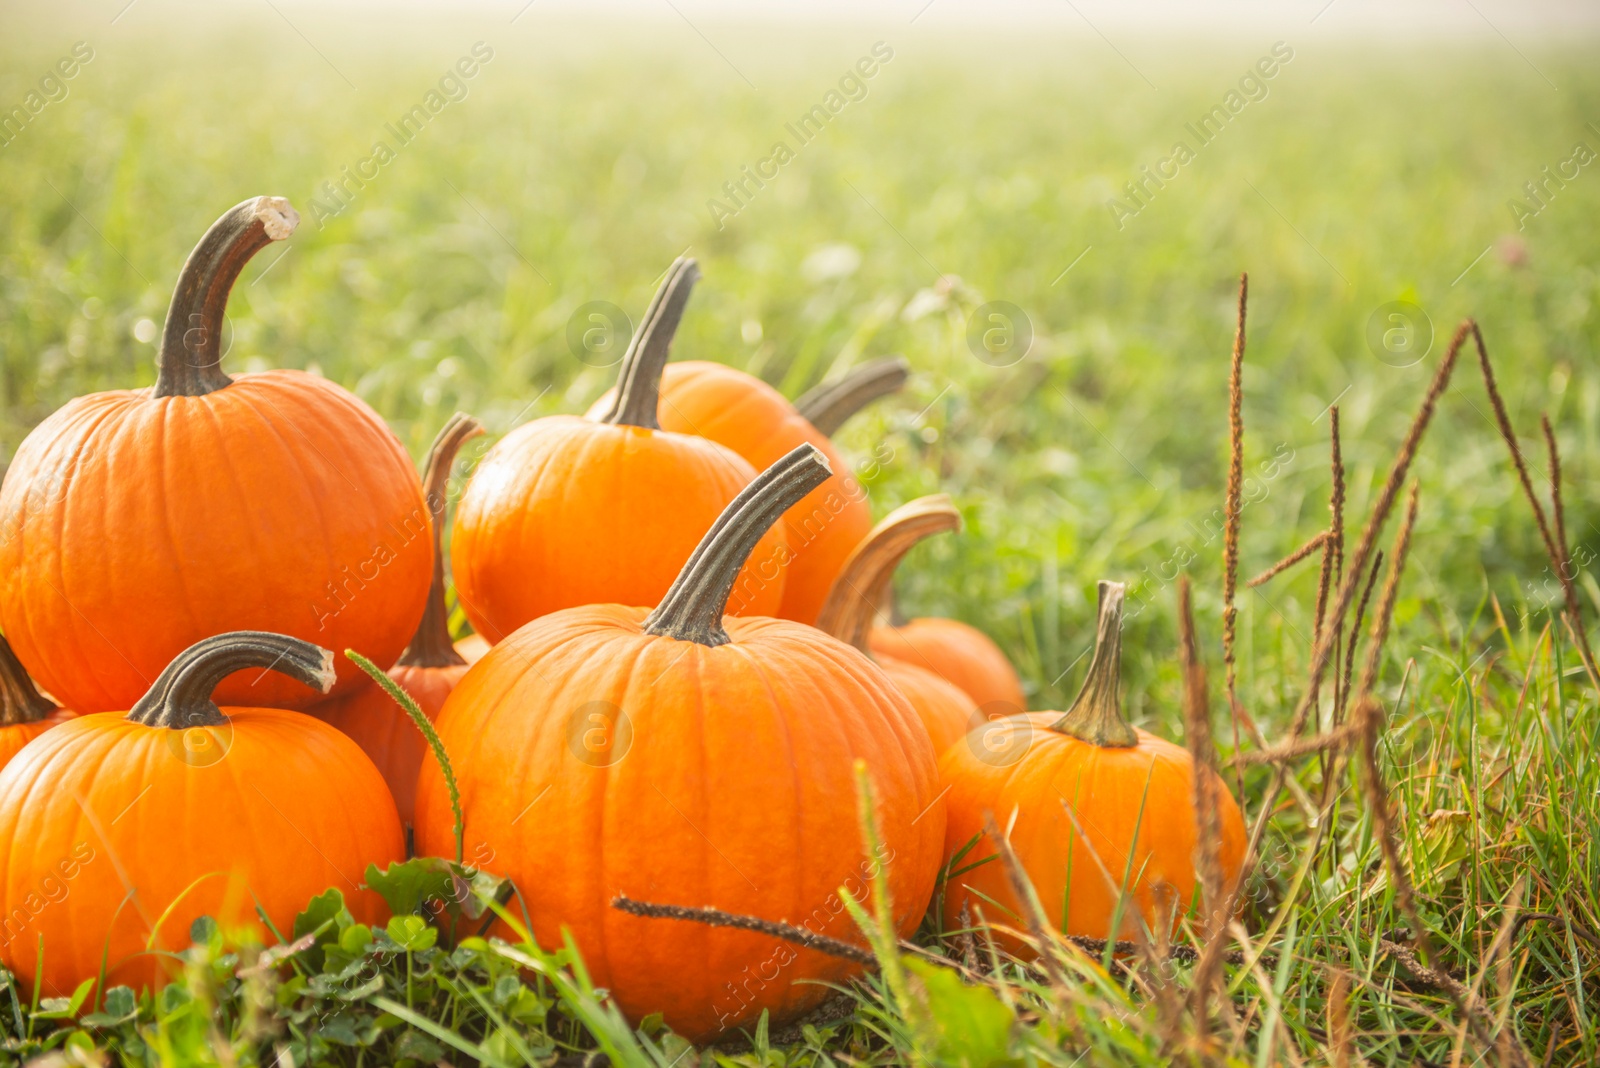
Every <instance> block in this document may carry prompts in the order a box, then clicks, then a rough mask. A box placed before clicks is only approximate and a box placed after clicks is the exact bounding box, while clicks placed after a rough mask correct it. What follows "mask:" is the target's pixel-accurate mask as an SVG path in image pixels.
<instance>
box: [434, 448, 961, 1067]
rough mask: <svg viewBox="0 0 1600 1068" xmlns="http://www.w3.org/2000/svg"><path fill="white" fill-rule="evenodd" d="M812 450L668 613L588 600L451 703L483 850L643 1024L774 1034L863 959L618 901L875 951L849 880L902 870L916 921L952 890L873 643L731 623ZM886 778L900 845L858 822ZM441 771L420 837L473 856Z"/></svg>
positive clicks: (900, 707)
mask: <svg viewBox="0 0 1600 1068" xmlns="http://www.w3.org/2000/svg"><path fill="white" fill-rule="evenodd" d="M827 474H828V467H827V463H826V461H825V460H824V459H823V458H822V456H821V454H820V453H818V452H817V450H815V449H813V448H811V447H810V446H801V447H799V448H797V449H796V450H795V451H794V452H793V453H792V454H790V455H789V456H788V457H785V458H784V459H783V460H781V461H780V462H779V463H777V464H775V465H774V466H773V467H772V468H771V469H769V470H768V471H767V472H765V473H764V474H763V475H761V476H760V477H759V478H758V479H756V481H755V482H754V483H752V484H751V486H750V487H749V488H748V489H747V490H746V491H745V492H743V493H742V494H740V495H739V497H738V499H737V500H736V501H734V503H733V504H731V505H730V506H729V508H728V511H727V512H726V513H725V514H724V515H723V517H722V518H720V519H719V520H718V521H717V522H716V524H715V525H714V526H713V527H712V529H711V530H710V532H709V533H708V534H707V535H706V537H705V539H704V540H703V541H702V542H701V543H700V545H699V546H698V547H697V548H696V549H695V550H694V552H693V554H692V555H691V556H690V558H689V562H688V564H687V565H685V567H684V569H683V573H682V575H681V576H680V577H679V578H678V580H677V581H676V582H675V583H674V584H673V586H672V588H671V590H670V591H669V592H668V593H667V596H666V597H665V598H664V599H663V600H662V602H661V605H660V606H659V607H658V608H656V609H655V610H654V611H653V612H652V611H648V610H646V609H643V608H632V607H624V606H621V605H594V606H589V607H583V608H574V609H569V610H567V611H564V612H559V613H556V614H553V615H550V616H546V617H544V618H542V619H538V620H535V621H534V622H532V623H530V624H528V625H527V626H525V627H523V628H522V629H520V630H518V631H517V632H516V633H514V634H512V635H511V636H509V637H508V638H506V639H505V640H504V641H502V642H500V643H499V644H497V645H495V646H494V647H493V648H491V649H490V650H489V652H488V653H487V654H485V656H484V658H483V659H482V660H480V661H479V662H478V663H477V664H475V665H473V667H472V669H471V670H470V671H468V672H467V674H466V676H465V677H464V678H463V679H462V680H461V682H460V684H459V685H458V686H457V687H456V689H455V692H454V693H452V694H451V695H450V699H449V700H448V701H447V702H445V707H444V711H443V712H441V713H440V714H439V720H438V728H439V735H440V737H441V738H442V739H443V741H444V745H445V749H446V750H447V751H448V752H449V754H450V757H451V760H452V762H453V764H454V768H455V774H456V777H457V779H458V780H459V783H460V788H461V802H462V807H463V809H464V813H465V836H464V846H465V850H466V853H467V855H468V856H484V857H487V858H489V859H487V860H485V861H483V863H484V865H485V866H486V867H488V868H490V869H491V870H493V871H496V872H500V873H502V874H504V875H507V876H509V877H510V878H511V879H512V880H514V882H515V883H516V886H517V889H518V890H519V892H520V893H521V896H522V900H523V903H524V904H525V905H526V907H527V910H528V915H529V916H530V917H531V918H532V922H533V934H534V936H535V937H536V938H537V939H538V941H539V942H540V944H542V945H547V946H550V945H560V944H561V940H562V937H563V934H562V933H563V931H564V930H565V931H570V932H571V934H572V937H573V938H574V939H575V940H576V943H577V945H578V947H579V949H580V950H581V951H582V953H583V957H584V962H585V964H586V965H587V967H588V969H589V972H590V974H591V975H592V976H593V978H594V981H595V984H596V985H598V986H602V987H605V988H606V989H608V990H610V992H611V996H612V997H613V998H614V999H615V1000H616V1002H617V1004H618V1005H619V1006H621V1008H622V1009H623V1010H624V1011H625V1012H626V1013H627V1014H628V1015H629V1016H630V1017H632V1018H633V1019H635V1020H637V1019H640V1018H642V1017H644V1016H646V1015H648V1014H650V1013H653V1012H662V1013H664V1014H665V1017H666V1020H667V1022H668V1023H669V1024H671V1025H672V1027H673V1028H674V1029H675V1030H677V1031H678V1032H679V1033H680V1034H682V1035H684V1036H685V1037H687V1038H690V1039H691V1040H693V1041H696V1042H706V1041H710V1040H714V1039H716V1038H717V1037H718V1036H725V1035H726V1034H728V1033H729V1029H730V1028H735V1027H738V1026H740V1025H746V1024H751V1023H753V1022H754V1021H755V1020H756V1019H757V1018H758V1017H759V1016H760V1014H761V1012H762V1011H763V1010H770V1011H771V1013H772V1021H771V1022H772V1024H773V1025H774V1026H776V1025H778V1024H780V1023H782V1022H783V1021H786V1020H791V1019H794V1018H795V1017H797V1016H799V1015H800V1014H802V1013H804V1012H805V1011H807V1010H808V1009H809V1008H811V1007H812V1006H814V1005H816V1004H817V1003H818V1002H819V1001H821V1000H822V999H823V998H825V997H826V996H828V990H827V988H826V987H824V986H820V985H817V984H816V983H811V982H802V981H801V980H823V981H838V980H842V979H844V978H846V977H847V976H849V975H850V974H852V973H853V972H854V971H855V970H856V966H854V965H852V964H850V963H849V962H846V961H841V960H839V959H838V958H835V957H829V956H825V955H823V954H821V953H818V952H815V951H813V950H809V949H802V948H799V947H795V946H792V945H789V944H787V943H783V942H779V941H776V940H774V939H772V938H769V937H766V936H763V935H759V934H754V933H751V932H748V931H738V930H730V929H727V928H712V927H704V926H700V925H698V924H691V923H681V922H676V921H670V920H651V919H642V918H640V917H637V916H632V915H628V914H625V913H623V912H620V911H617V910H615V909H613V908H612V907H611V904H612V902H613V901H614V900H615V899H616V898H617V896H619V895H626V896H628V897H632V898H635V899H639V900H644V901H652V902H657V903H664V904H673V905H693V906H713V907H716V908H721V909H725V910H728V911H730V912H736V913H744V914H750V915H755V916H760V917H763V918H766V919H770V920H780V921H787V922H789V923H793V924H799V925H804V926H808V927H810V928H811V929H812V930H814V931H817V932H818V933H822V934H827V935H831V936H833V937H836V938H843V939H847V940H851V941H857V942H859V941H860V940H861V936H860V934H859V932H857V931H856V930H854V929H853V927H852V921H851V919H850V916H849V913H848V910H847V909H846V908H845V906H844V904H843V902H842V901H841V899H840V898H839V897H838V896H837V893H836V892H837V891H838V890H839V888H840V887H841V886H843V887H845V888H846V891H847V892H848V893H851V894H853V895H858V896H859V895H860V894H862V893H864V891H865V886H864V880H870V879H871V878H872V877H873V876H874V875H877V876H880V877H883V878H887V880H888V888H889V890H890V892H891V894H892V895H893V900H894V905H895V922H896V924H897V926H898V928H899V930H900V931H901V933H902V934H909V933H910V932H911V931H912V930H913V929H914V928H915V927H916V926H917V924H918V922H919V921H920V919H921V917H922V914H923V911H924V909H925V908H926V907H927V903H928V899H929V897H930V896H931V894H932V891H933V884H934V879H935V876H936V874H937V870H938V863H939V850H940V847H941V845H942V843H943V841H944V829H943V828H944V812H943V805H942V802H941V801H940V799H939V789H938V785H937V780H936V776H935V764H934V754H933V747H932V746H931V745H930V744H929V743H928V738H927V733H926V732H925V731H924V730H923V728H922V726H921V724H919V723H918V722H917V718H916V713H915V712H913V711H912V709H911V707H910V706H909V705H908V704H907V703H906V700H905V698H904V697H903V696H901V694H900V693H899V691H898V690H897V689H896V688H895V686H894V684H893V683H892V682H890V681H889V679H888V678H887V677H886V676H885V675H884V674H883V672H882V671H880V670H879V669H878V668H877V667H876V666H874V665H873V663H872V662H871V661H870V660H868V659H867V658H866V657H865V656H862V655H861V654H860V653H858V652H857V651H856V650H854V649H852V648H850V647H849V646H848V645H845V644H844V643H843V642H840V641H836V640H835V639H833V638H830V637H828V636H827V635H826V634H823V633H821V632H820V631H818V630H815V629H813V628H811V627H807V626H802V625H800V624H797V623H793V622H790V621H787V620H777V619H752V618H748V617H746V618H738V617H726V618H724V614H723V607H724V604H725V602H726V601H727V598H728V593H729V591H730V590H731V589H732V588H733V585H734V583H735V581H736V578H737V575H738V573H739V569H740V565H741V564H742V563H743V561H744V559H745V557H746V555H747V554H748V553H749V552H750V550H751V548H752V547H753V546H755V545H756V544H758V542H759V540H760V538H761V535H762V532H763V531H764V530H766V529H767V528H768V527H769V526H770V525H771V524H773V523H775V522H776V521H777V520H778V517H779V516H780V515H782V513H783V512H784V511H785V510H786V509H787V508H788V507H789V506H791V505H792V504H793V502H794V501H795V500H797V499H799V498H800V497H801V496H802V495H803V494H805V493H806V492H807V491H809V490H810V489H811V488H812V487H813V486H816V485H817V484H819V483H820V482H822V481H823V479H824V478H826V477H827ZM857 760H860V761H863V762H864V763H865V764H866V767H867V768H868V770H869V773H870V775H871V776H872V779H873V782H874V785H875V789H876V795H877V801H878V818H879V820H880V825H881V830H882V840H883V843H884V851H883V853H882V854H881V855H879V856H866V855H865V849H864V847H863V846H862V844H861V842H860V839H859V837H858V835H857V834H856V831H855V828H856V826H857V823H856V812H855V793H854V785H853V776H854V770H853V769H854V765H855V762H856V761H857ZM452 825H453V817H452V813H451V808H450V800H449V796H448V793H447V790H446V787H445V783H444V780H443V776H442V774H441V773H440V772H439V770H438V769H437V768H436V767H435V766H434V765H433V764H432V763H431V762H429V763H425V764H424V765H423V770H422V775H421V779H420V782H419V786H418V792H417V849H418V852H419V853H421V854H431V855H440V856H454V855H455V841H454V837H453V834H452Z"/></svg>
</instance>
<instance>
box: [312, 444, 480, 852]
mask: <svg viewBox="0 0 1600 1068" xmlns="http://www.w3.org/2000/svg"><path fill="white" fill-rule="evenodd" d="M482 433H483V426H482V424H480V423H479V422H478V421H477V420H476V419H473V418H472V417H471V416H468V415H461V414H459V413H457V414H456V415H455V416H453V417H452V418H451V419H450V421H449V422H447V423H446V424H445V425H444V429H442V430H440V431H439V435H438V437H436V438H435V439H434V441H433V447H432V448H431V449H429V450H428V462H427V467H426V474H425V476H424V480H423V485H424V486H425V487H426V489H427V498H428V507H429V509H430V510H431V511H432V513H433V517H434V519H433V585H432V587H431V588H430V589H429V591H428V606H427V608H426V609H425V610H424V611H423V613H422V623H421V625H419V626H418V627H417V632H416V634H414V635H412V637H411V644H410V645H408V646H406V651H405V652H403V653H401V654H400V659H399V660H398V661H396V662H395V665H394V667H392V668H390V669H389V677H390V678H391V679H393V680H394V681H395V682H396V683H398V684H399V685H400V688H401V689H403V690H405V691H406V692H407V693H409V694H410V695H411V697H412V698H413V699H414V700H415V701H416V702H417V705H418V706H419V707H420V708H421V709H422V711H423V714H424V715H426V716H427V717H428V718H429V719H430V720H431V719H433V718H434V717H436V716H438V714H439V710H440V709H441V708H443V707H444V701H445V698H447V697H449V696H450V691H451V690H453V689H455V685H456V683H457V682H458V681H460V679H461V676H462V675H464V674H465V673H466V670H467V661H466V659H465V658H464V657H463V656H461V654H460V653H459V652H457V651H456V648H455V646H453V645H451V643H450V613H449V609H448V608H447V607H446V606H445V599H444V586H445V566H444V554H443V551H442V546H441V545H440V534H441V532H442V531H443V529H444V517H445V509H446V507H447V505H448V493H449V482H450V471H451V469H452V468H453V467H454V466H455V462H456V454H457V453H458V452H460V451H461V446H462V445H464V444H466V443H467V442H468V441H470V440H471V439H473V438H475V437H477V436H478V435H479V434H482ZM312 712H313V713H314V714H315V715H316V716H317V717H318V718H319V719H321V720H322V721H323V722H324V723H329V724H332V725H333V726H335V727H337V728H339V730H341V731H343V732H344V733H345V734H347V735H349V736H350V737H351V738H353V739H354V740H355V742H356V744H357V745H359V746H361V749H362V751H363V752H365V753H366V754H367V756H369V757H371V758H372V762H373V763H374V764H376V765H377V766H378V770H379V771H381V772H382V773H383V779H384V781H385V782H387V783H388V784H389V792H390V793H391V794H393V795H394V802H395V805H396V806H397V807H398V808H399V810H400V821H401V822H402V823H404V824H406V825H407V826H410V825H411V822H412V810H413V808H414V807H415V803H416V795H417V771H418V770H419V769H420V768H421V767H422V759H423V757H424V756H425V755H426V754H427V750H428V743H427V740H426V739H425V738H423V736H422V733H421V732H420V731H418V730H417V725H416V724H415V723H412V722H411V719H410V717H409V716H407V715H406V714H405V713H404V712H402V711H401V710H400V708H399V706H397V705H396V704H395V703H394V701H393V700H392V699H391V698H390V697H389V695H388V694H387V693H385V692H384V691H383V690H382V689H381V688H380V687H377V686H365V687H362V688H361V689H359V690H357V691H356V692H354V693H352V694H350V695H349V696H348V697H343V698H340V699H338V700H334V701H328V702H325V703H323V704H321V705H318V706H317V707H316V708H314V709H313V710H312Z"/></svg>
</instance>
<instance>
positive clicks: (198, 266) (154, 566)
mask: <svg viewBox="0 0 1600 1068" xmlns="http://www.w3.org/2000/svg"><path fill="white" fill-rule="evenodd" d="M298 221H299V216H298V215H297V214H296V213H295V211H294V209H293V208H292V207H290V205H289V202H288V201H286V200H284V199H282V198H281V197H257V198H255V199H254V200H247V201H245V202H244V203H243V204H240V205H238V206H237V207H235V208H233V210H231V211H229V212H228V213H227V214H226V215H224V216H223V217H222V218H221V219H219V220H217V222H216V224H215V225H213V226H212V227H211V229H210V230H208V231H207V232H206V235H205V237H203V238H202V239H201V241H200V243H199V245H197V246H196V247H195V249H194V251H193V252H191V253H190V254H189V259H188V261H187V262H186V263H185V264H184V265H183V271H182V273H181V274H180V275H179V276H178V284H177V288H176V290H175V292H174V293H173V297H172V306H171V307H170V308H169V309H168V312H167V325H166V333H165V334H164V335H163V337H162V341H161V349H160V353H159V355H158V357H157V365H158V371H157V374H156V384H155V387H154V388H153V389H147V390H143V389H142V390H117V391H114V392H109V393H96V394H93V395H91V396H86V397H79V398H77V399H76V400H73V401H71V402H69V403H68V404H67V405H66V407H64V408H62V409H61V410H60V411H58V412H56V413H55V414H54V415H52V416H50V417H49V418H48V419H46V420H45V421H44V422H43V423H41V424H40V425H39V426H38V427H37V428H35V430H34V431H33V433H31V434H29V435H28V437H27V439H26V440H24V441H23V443H22V445H21V447H20V448H19V449H18V450H17V455H16V458H15V459H14V460H13V461H12V464H11V468H10V470H9V471H7V472H6V476H5V485H4V488H3V489H0V629H3V630H4V631H5V633H6V636H7V637H8V638H9V639H10V640H11V644H12V645H13V646H15V647H16V650H17V655H18V656H19V657H21V658H22V661H23V663H25V664H27V665H28V667H29V669H30V670H31V671H32V672H33V675H34V678H36V679H37V680H38V681H39V684H40V685H41V686H42V687H44V689H46V690H47V691H49V692H50V693H51V694H53V695H54V696H55V697H56V698H57V699H58V700H59V701H61V702H62V703H63V704H64V705H66V706H67V707H68V708H71V709H74V710H75V711H77V712H80V713H88V712H100V711H106V710H108V709H126V708H129V707H131V706H132V705H133V703H134V702H135V701H136V700H138V699H139V696H140V695H141V694H142V693H144V692H145V690H146V689H148V688H149V686H150V684H151V683H152V682H153V681H155V678H156V676H157V675H159V674H160V673H161V671H162V669H163V668H164V667H166V665H167V663H168V662H170V661H171V660H172V658H173V657H175V656H176V655H177V654H178V653H180V652H182V651H183V650H184V649H185V648H187V647H188V646H190V645H192V644H193V643H195V642H196V641H199V640H200V639H202V638H207V637H210V636H212V635H215V634H220V633H224V632H226V631H233V630H245V629H248V630H268V631H274V632H282V633H286V634H293V635H297V636H299V637H303V638H307V639H311V640H314V641H317V642H320V643H321V644H323V645H327V646H332V647H334V648H337V649H344V648H347V647H351V646H353V647H355V648H358V649H361V650H364V651H366V652H367V653H369V654H370V655H372V656H374V657H377V658H379V660H380V661H382V662H385V663H388V662H392V661H393V659H394V658H395V657H396V656H398V655H399V654H400V650H401V649H403V648H405V644H406V639H407V638H408V637H410V635H411V632H412V631H413V630H414V629H416V625H417V620H418V618H420V617H421V615H422V606H423V602H424V601H425V600H426V599H427V596H428V570H429V565H430V562H431V561H430V559H429V552H428V533H429V531H428V510H427V506H426V505H425V504H424V503H423V500H422V487H421V485H420V483H419V482H418V480H417V474H416V471H415V470H413V468H412V466H411V459H410V457H409V456H407V455H406V452H405V449H404V448H402V447H401V445H400V442H399V441H398V440H397V439H396V438H395V436H394V435H393V434H392V433H391V432H390V431H389V429H388V427H386V426H384V424H383V420H381V419H380V418H378V416H377V414H376V413H375V412H373V411H372V409H371V408H369V407H367V406H366V405H365V404H363V403H362V402H361V401H360V400H358V399H357V398H356V397H355V396H353V395H351V394H350V393H348V392H346V391H345V390H343V389H341V388H339V387H338V386H336V385H334V384H333V383H331V382H328V381H326V380H325V379H322V378H319V377H317V376H315V375H310V374H305V373H303V372H300V371H263V372H260V373H257V374H244V375H240V376H239V377H238V378H229V377H228V376H227V375H226V374H224V373H223V371H222V368H221V365H220V360H221V348H220V345H221V339H222V333H223V312H224V311H225V310H226V307H227V302H228V291H229V288H230V287H231V286H232V285H233V282H234V280H235V279H236V278H237V277H238V276H239V272H240V271H241V270H242V269H243V267H244V265H245V262H246V261H247V260H249V258H250V257H251V256H252V255H253V254H254V253H256V252H257V251H259V250H260V249H262V248H265V247H266V246H267V245H268V244H269V243H271V242H272V241H275V240H281V239H283V238H285V237H288V236H289V234H290V233H291V232H292V231H293V230H294V227H295V225H296V223H298ZM339 672H340V682H338V683H337V684H336V686H335V689H336V691H342V690H347V689H350V688H351V687H352V686H353V685H354V683H355V681H356V677H357V676H358V675H359V672H357V671H356V670H355V668H354V666H353V665H348V664H340V666H339ZM221 697H222V700H223V701H224V702H225V703H230V704H238V705H246V704H249V705H270V706H276V707H303V706H305V705H308V704H310V703H312V702H313V701H315V700H317V699H318V695H317V694H314V693H313V692H312V691H310V690H308V689H306V688H305V687H304V686H302V685H300V684H299V683H298V682H294V681H292V680H289V679H286V678H281V677H279V676H277V675H265V676H263V675H262V673H261V672H252V673H250V674H249V675H248V676H243V677H240V678H237V679H232V680H229V681H228V682H226V683H224V684H223V686H222V690H221Z"/></svg>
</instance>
